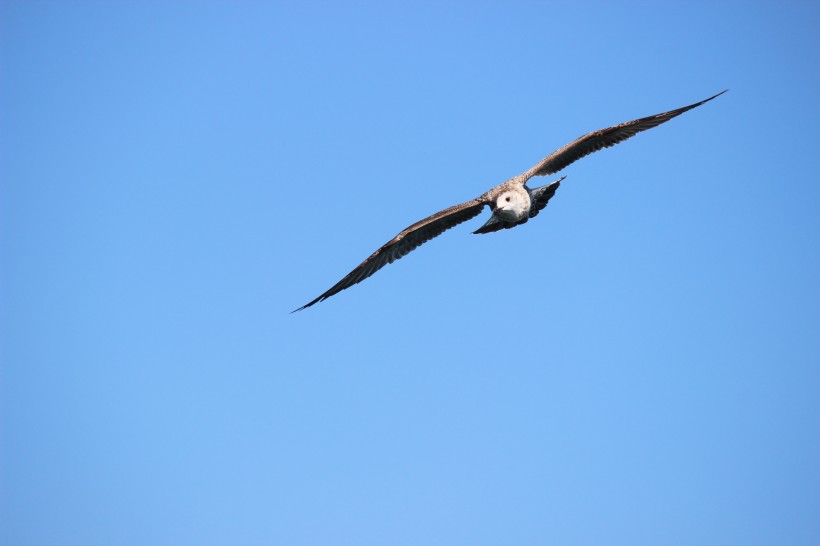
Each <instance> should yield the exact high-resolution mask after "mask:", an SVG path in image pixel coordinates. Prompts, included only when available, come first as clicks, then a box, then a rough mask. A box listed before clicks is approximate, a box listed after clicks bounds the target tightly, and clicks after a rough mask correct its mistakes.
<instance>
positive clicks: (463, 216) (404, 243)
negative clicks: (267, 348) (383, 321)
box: [294, 199, 486, 312]
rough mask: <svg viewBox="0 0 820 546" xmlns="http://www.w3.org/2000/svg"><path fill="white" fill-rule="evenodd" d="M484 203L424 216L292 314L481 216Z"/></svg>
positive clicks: (460, 206)
mask: <svg viewBox="0 0 820 546" xmlns="http://www.w3.org/2000/svg"><path fill="white" fill-rule="evenodd" d="M485 204H486V203H485V202H484V201H483V200H479V199H474V200H472V201H467V202H466V203H461V204H460V205H455V206H453V207H450V208H447V209H444V210H442V211H440V212H437V213H436V214H434V215H432V216H428V217H427V218H425V219H424V220H421V221H420V222H416V223H415V224H413V225H412V226H410V227H408V228H406V229H404V230H402V231H401V233H399V234H398V235H396V236H395V237H393V238H392V239H391V240H390V241H388V242H387V243H386V244H385V245H384V246H382V247H381V248H380V249H378V250H377V251H376V252H374V253H373V254H371V255H370V257H369V258H367V259H366V260H365V261H363V262H362V263H361V264H359V266H358V267H357V268H356V269H354V270H353V271H351V272H350V273H348V274H347V275H345V277H344V278H343V279H342V280H340V281H339V282H337V283H336V284H334V285H333V287H331V288H330V290H328V291H327V292H325V293H324V294H322V295H321V296H319V297H318V298H316V299H315V300H313V301H311V302H310V303H307V304H305V305H303V306H302V307H300V308H299V309H296V310H295V311H294V312H296V311H301V310H302V309H306V308H308V307H310V306H311V305H313V304H314V303H318V302H320V301H322V300H326V299H327V298H329V297H330V296H333V295H334V294H338V293H339V292H341V291H342V290H344V289H346V288H350V287H351V286H353V285H354V284H358V283H360V282H362V281H363V280H365V279H366V278H368V277H369V276H370V275H372V274H373V273H375V272H376V271H378V270H379V269H381V268H382V267H384V266H386V265H387V264H391V263H393V262H395V261H396V260H398V259H400V258H402V257H404V256H406V255H407V254H409V253H410V252H412V251H413V250H415V249H416V248H418V247H419V246H421V245H423V244H424V243H426V242H427V241H429V240H430V239H433V238H434V237H438V236H439V235H441V234H442V233H444V232H445V231H447V230H448V229H450V228H451V227H454V226H457V225H458V224H460V223H462V222H466V221H467V220H470V219H471V218H475V217H476V216H478V215H479V214H480V213H481V210H482V209H483V208H484V205H485Z"/></svg>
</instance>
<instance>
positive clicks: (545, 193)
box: [473, 176, 566, 235]
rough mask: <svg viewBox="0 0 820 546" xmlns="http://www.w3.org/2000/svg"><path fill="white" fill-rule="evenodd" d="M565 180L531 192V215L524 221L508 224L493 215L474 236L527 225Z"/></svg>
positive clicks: (563, 177)
mask: <svg viewBox="0 0 820 546" xmlns="http://www.w3.org/2000/svg"><path fill="white" fill-rule="evenodd" d="M565 178H566V176H562V177H561V178H559V179H558V180H556V181H555V182H553V183H552V184H547V185H546V186H541V187H540V188H535V189H534V190H530V200H531V203H530V214H529V215H528V216H527V217H526V218H524V219H523V220H519V221H517V222H508V221H506V220H502V219H500V218H499V217H498V216H496V215H495V214H493V215H492V216H490V219H489V220H487V222H486V223H485V224H484V225H483V226H481V227H480V228H478V229H477V230H475V231H474V232H473V234H474V235H483V234H485V233H493V232H496V231H499V230H502V229H510V228H514V227H515V226H520V225H521V224H526V223H527V220H529V219H530V218H535V217H536V216H538V213H539V212H540V211H541V210H543V209H544V207H546V206H547V203H549V200H550V199H552V196H553V195H555V192H556V190H558V186H560V185H561V181H562V180H563V179H565Z"/></svg>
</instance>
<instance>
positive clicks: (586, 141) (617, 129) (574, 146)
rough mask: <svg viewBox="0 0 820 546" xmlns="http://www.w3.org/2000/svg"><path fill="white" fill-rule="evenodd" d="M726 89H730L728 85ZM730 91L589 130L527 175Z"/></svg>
mask: <svg viewBox="0 0 820 546" xmlns="http://www.w3.org/2000/svg"><path fill="white" fill-rule="evenodd" d="M726 91H728V89H727V90H726ZM726 91H721V92H720V93H718V94H717V95H714V96H712V97H709V98H708V99H706V100H702V101H700V102H696V103H695V104H690V105H689V106H684V107H683V108H678V109H677V110H670V111H669V112H664V113H663V114H657V115H655V116H649V117H645V118H640V119H636V120H633V121H628V122H626V123H621V124H620V125H615V126H614V127H608V128H606V129H601V130H599V131H593V132H591V133H587V134H586V135H584V136H582V137H581V138H579V139H576V140H574V141H572V142H570V143H569V144H567V145H566V146H564V147H563V148H559V149H558V150H556V151H554V152H553V153H551V154H550V155H548V156H547V157H545V158H544V159H543V160H541V162H540V163H538V164H537V165H535V166H534V167H533V168H532V169H530V170H529V171H527V172H526V173H524V175H523V179H524V180H529V179H530V178H532V177H533V176H544V175H547V174H553V173H557V172H558V171H560V170H562V169H564V168H565V167H567V166H568V165H570V164H571V163H574V162H575V161H577V160H579V159H581V158H582V157H585V156H587V155H589V154H591V153H593V152H597V151H598V150H600V149H602V148H609V147H610V146H614V145H616V144H618V143H619V142H623V141H624V140H626V139H628V138H631V137H633V136H635V135H636V134H638V133H640V132H641V131H646V130H647V129H651V128H653V127H657V126H658V125H660V124H661V123H666V122H667V121H669V120H670V119H672V118H674V117H676V116H679V115H681V114H683V113H684V112H686V111H688V110H691V109H692V108H697V107H698V106H700V105H701V104H704V103H706V102H709V101H710V100H712V99H714V98H715V97H718V96H720V95H722V94H723V93H725V92H726Z"/></svg>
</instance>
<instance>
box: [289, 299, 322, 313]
mask: <svg viewBox="0 0 820 546" xmlns="http://www.w3.org/2000/svg"><path fill="white" fill-rule="evenodd" d="M319 301H322V298H316V299H315V300H313V301H312V302H310V303H306V304H304V305H303V306H302V307H300V308H298V309H294V310H293V311H291V312H290V313H288V314H289V315H292V314H293V313H298V312H299V311H302V310H303V309H307V308H308V307H310V306H311V305H313V304H314V303H316V302H319Z"/></svg>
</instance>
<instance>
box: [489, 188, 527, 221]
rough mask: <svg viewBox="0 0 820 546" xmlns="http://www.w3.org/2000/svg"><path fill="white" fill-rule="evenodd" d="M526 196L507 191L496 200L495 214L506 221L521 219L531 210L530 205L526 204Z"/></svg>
mask: <svg viewBox="0 0 820 546" xmlns="http://www.w3.org/2000/svg"><path fill="white" fill-rule="evenodd" d="M524 195H526V194H524ZM524 195H522V194H521V193H519V192H515V191H505V192H504V193H502V194H500V195H499V196H498V198H497V199H496V200H495V209H494V210H493V212H494V213H495V214H496V216H499V217H501V218H505V219H517V218H519V217H520V216H521V215H522V214H525V213H526V211H527V209H528V208H529V203H527V202H525V199H524Z"/></svg>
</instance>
